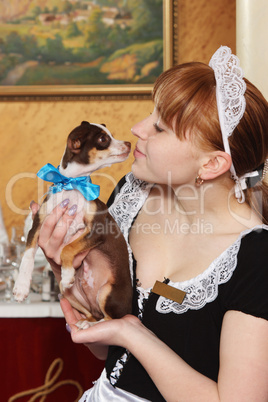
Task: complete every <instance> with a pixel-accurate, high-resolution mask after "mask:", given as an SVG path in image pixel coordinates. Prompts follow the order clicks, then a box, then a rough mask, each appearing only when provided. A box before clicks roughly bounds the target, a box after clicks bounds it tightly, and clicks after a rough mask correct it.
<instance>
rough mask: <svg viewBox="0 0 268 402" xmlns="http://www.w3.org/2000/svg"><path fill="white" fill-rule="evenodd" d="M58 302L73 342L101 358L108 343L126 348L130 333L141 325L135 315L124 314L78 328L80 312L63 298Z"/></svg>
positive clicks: (105, 355) (106, 349)
mask: <svg viewBox="0 0 268 402" xmlns="http://www.w3.org/2000/svg"><path fill="white" fill-rule="evenodd" d="M60 304H61V308H62V311H63V313H64V315H65V319H66V322H67V328H69V330H70V332H71V337H72V340H73V342H75V343H83V344H84V345H85V346H87V347H88V348H89V349H90V350H91V352H92V353H93V354H94V355H95V356H96V357H97V358H99V359H101V360H104V359H106V357H107V353H108V346H109V345H117V346H122V347H125V348H128V339H129V336H130V334H131V335H132V336H133V335H134V333H135V330H138V329H139V328H141V327H143V325H142V324H141V322H140V320H139V319H138V318H137V317H135V316H132V315H126V316H125V317H123V318H120V319H113V320H107V321H102V322H98V323H95V324H93V325H92V326H91V327H89V328H87V329H81V330H80V329H78V327H77V326H76V324H77V322H78V321H79V320H81V319H82V318H83V317H82V316H81V314H80V313H79V312H78V311H77V310H75V309H74V308H72V306H71V304H70V303H69V302H68V300H67V299H65V298H62V299H61V301H60Z"/></svg>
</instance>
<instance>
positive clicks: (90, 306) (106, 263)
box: [13, 121, 132, 328]
mask: <svg viewBox="0 0 268 402" xmlns="http://www.w3.org/2000/svg"><path fill="white" fill-rule="evenodd" d="M130 148H131V145H130V143H129V142H126V141H118V140H115V139H114V138H113V137H112V135H111V133H110V132H109V130H108V129H107V128H106V127H105V125H104V124H93V123H91V124H90V123H88V122H86V121H83V122H82V123H81V125H80V126H78V127H76V128H75V129H74V130H72V131H71V133H70V134H69V136H68V139H67V146H66V149H65V153H64V155H63V158H62V160H61V163H60V166H59V169H58V170H57V169H56V168H54V167H53V166H52V165H46V166H52V168H53V169H54V170H55V171H57V172H58V173H59V174H61V175H64V178H65V180H66V181H67V180H68V179H67V178H77V177H81V176H83V178H82V180H83V179H88V177H84V176H88V175H89V174H91V173H92V172H94V171H95V170H98V169H100V168H102V167H104V166H110V165H111V164H113V163H117V162H123V161H124V160H125V159H127V157H128V155H129V153H130ZM43 169H44V168H43ZM41 170H42V169H41ZM41 170H40V172H41ZM38 173H39V172H38ZM50 174H51V173H50ZM47 177H48V178H50V179H48V178H45V179H44V180H47V181H54V180H51V176H49V174H48V175H47ZM70 180H72V179H70ZM89 180H90V179H89ZM54 182H55V181H54ZM65 184H66V183H63V185H65ZM91 186H92V188H93V190H92V191H93V192H95V190H96V188H98V187H99V186H96V185H94V184H91ZM65 188H66V187H65ZM55 189H56V191H53V190H55ZM90 191H91V190H90ZM97 193H98V192H97ZM96 197H98V194H97V195H95V199H94V200H92V198H91V200H90V201H87V200H86V199H85V198H84V196H83V195H82V194H81V192H80V191H79V190H77V189H73V190H69V189H68V190H65V189H64V187H63V189H62V190H61V188H60V189H57V188H56V187H55V185H54V186H52V187H51V188H50V191H49V193H48V195H47V196H46V198H45V200H44V202H43V203H42V205H41V207H40V209H39V211H38V213H37V214H36V215H35V217H34V220H33V226H32V229H31V230H30V231H29V234H28V238H27V245H26V251H25V253H24V255H23V258H22V261H21V265H20V269H19V274H18V277H17V280H16V282H15V286H14V289H13V294H14V296H15V299H16V300H17V301H19V302H20V301H23V300H24V299H25V298H26V297H27V296H28V294H29V289H30V282H31V277H32V272H33V269H34V256H35V253H36V250H37V248H38V237H39V231H40V227H41V225H42V223H43V221H44V219H45V217H46V215H47V214H49V213H50V212H51V211H52V210H53V208H54V207H55V206H56V205H58V204H59V203H60V202H62V201H63V200H66V199H69V200H70V205H73V204H76V205H77V207H78V208H77V213H76V216H75V218H74V221H73V223H72V225H71V227H70V228H69V230H68V233H67V235H66V237H65V243H67V244H66V246H65V247H64V248H63V250H62V253H61V261H62V267H61V282H60V290H61V293H62V294H63V295H64V297H66V298H67V299H68V300H69V301H70V303H71V305H72V306H73V307H74V308H76V309H77V310H79V311H80V312H81V313H82V314H83V315H84V316H85V319H84V320H81V322H80V323H79V325H78V326H79V327H80V328H86V327H87V326H89V325H90V324H89V323H90V322H96V321H100V320H103V319H104V320H107V319H112V318H121V317H123V316H124V315H126V314H128V313H130V312H131V305H132V285H131V278H130V273H129V263H128V250H127V245H126V242H125V240H124V237H123V235H122V233H121V231H120V229H119V227H118V226H117V224H116V222H115V221H114V219H113V218H112V216H111V215H110V214H109V213H108V210H107V207H106V205H105V204H104V203H103V202H101V201H100V200H99V199H98V198H96ZM93 198H94V197H93ZM80 232H82V233H81V234H80ZM74 233H76V234H77V233H78V234H80V235H79V237H77V238H76V239H75V240H73V241H72V240H71V236H73V235H74ZM68 241H71V242H69V243H68ZM86 250H89V254H88V257H87V258H86V260H84V262H83V264H82V266H81V267H80V268H78V269H76V270H75V269H74V268H73V259H74V257H75V256H76V255H77V254H79V253H81V252H83V251H86ZM91 250H92V251H91ZM91 252H92V253H95V254H94V255H95V261H96V256H97V257H98V255H101V256H104V257H105V258H102V260H101V263H99V264H97V266H96V264H95V265H93V264H91V260H92V261H93V259H94V258H93V259H91V257H90V253H91ZM98 253H100V254H98ZM92 255H93V254H92Z"/></svg>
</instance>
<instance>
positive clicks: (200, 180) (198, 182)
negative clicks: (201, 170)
mask: <svg viewBox="0 0 268 402" xmlns="http://www.w3.org/2000/svg"><path fill="white" fill-rule="evenodd" d="M203 183H204V180H203V179H201V177H200V176H199V175H198V176H197V177H196V178H195V185H196V186H197V187H200V186H202V184H203Z"/></svg>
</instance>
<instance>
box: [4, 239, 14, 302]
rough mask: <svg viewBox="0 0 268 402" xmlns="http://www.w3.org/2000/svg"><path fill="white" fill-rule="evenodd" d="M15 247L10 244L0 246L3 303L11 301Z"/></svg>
mask: <svg viewBox="0 0 268 402" xmlns="http://www.w3.org/2000/svg"><path fill="white" fill-rule="evenodd" d="M16 261H17V252H16V246H14V245H12V244H8V245H7V244H0V279H1V280H0V282H1V283H4V285H5V286H3V289H4V296H3V300H4V301H7V302H9V301H12V300H13V293H12V290H13V286H14V278H15V274H16V266H17V263H16Z"/></svg>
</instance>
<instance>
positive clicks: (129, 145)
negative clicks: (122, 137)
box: [125, 141, 131, 149]
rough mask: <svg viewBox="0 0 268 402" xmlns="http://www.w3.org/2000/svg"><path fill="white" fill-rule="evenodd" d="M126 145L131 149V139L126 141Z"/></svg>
mask: <svg viewBox="0 0 268 402" xmlns="http://www.w3.org/2000/svg"><path fill="white" fill-rule="evenodd" d="M125 146H126V147H128V149H131V143H130V142H129V141H125Z"/></svg>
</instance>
